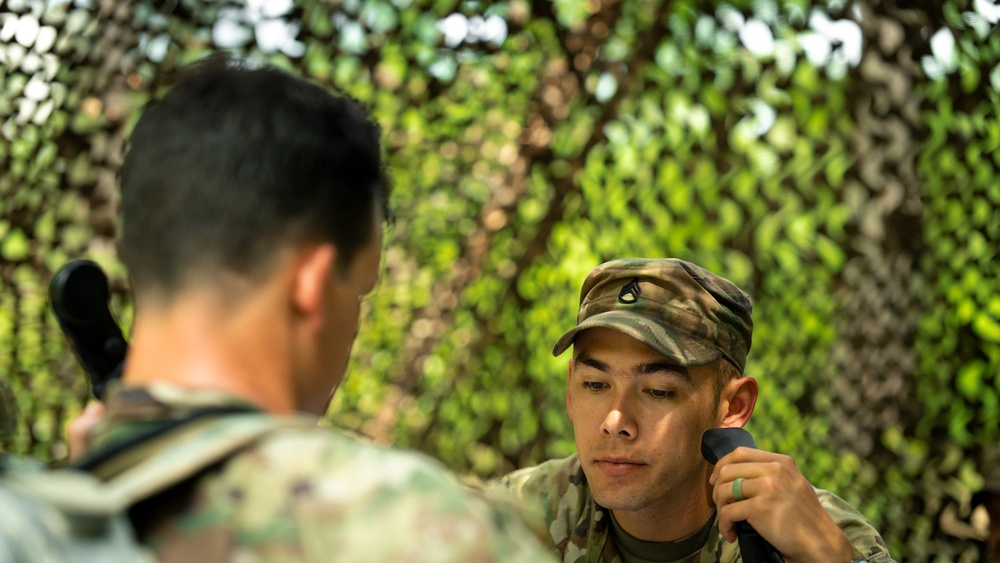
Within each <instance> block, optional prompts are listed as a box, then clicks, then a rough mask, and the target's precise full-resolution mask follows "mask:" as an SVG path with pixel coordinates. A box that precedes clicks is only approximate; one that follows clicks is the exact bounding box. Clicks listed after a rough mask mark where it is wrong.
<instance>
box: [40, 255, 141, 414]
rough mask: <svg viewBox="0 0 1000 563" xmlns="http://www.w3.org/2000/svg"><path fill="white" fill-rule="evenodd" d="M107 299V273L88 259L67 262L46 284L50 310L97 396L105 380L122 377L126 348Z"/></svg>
mask: <svg viewBox="0 0 1000 563" xmlns="http://www.w3.org/2000/svg"><path fill="white" fill-rule="evenodd" d="M110 298H111V290H110V288H109V287H108V278H107V276H105V275H104V271H103V270H101V267H100V266H98V265H97V264H95V263H94V262H91V261H90V260H73V261H72V262H70V263H68V264H66V265H65V266H63V267H62V268H60V270H59V271H58V272H57V273H56V275H55V276H54V277H53V278H52V283H51V284H49V301H50V303H51V305H52V310H53V312H55V315H56V319H58V321H59V326H60V327H61V328H62V330H63V332H64V333H65V334H66V336H67V337H68V338H69V340H70V342H71V343H72V344H73V350H74V351H75V352H76V355H77V357H78V358H79V359H80V363H81V364H83V368H84V372H86V374H87V379H89V380H90V387H91V392H92V393H93V395H94V397H95V398H96V399H102V398H103V395H104V388H105V386H106V385H107V384H108V382H110V381H111V380H113V379H117V378H118V377H120V376H121V373H122V366H123V364H124V362H125V353H126V351H127V350H128V343H127V342H125V337H124V336H122V331H121V329H120V328H118V323H116V322H115V319H114V317H113V316H112V315H111V311H110V309H109V308H108V301H109V299H110Z"/></svg>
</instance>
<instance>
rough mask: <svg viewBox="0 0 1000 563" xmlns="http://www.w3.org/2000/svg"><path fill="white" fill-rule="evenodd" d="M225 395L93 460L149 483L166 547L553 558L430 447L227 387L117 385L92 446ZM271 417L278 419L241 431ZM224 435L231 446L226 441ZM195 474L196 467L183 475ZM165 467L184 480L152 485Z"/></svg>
mask: <svg viewBox="0 0 1000 563" xmlns="http://www.w3.org/2000/svg"><path fill="white" fill-rule="evenodd" d="M227 406H229V407H234V408H235V410H236V411H237V412H234V413H229V414H222V415H219V416H217V417H209V418H207V419H205V420H204V421H197V422H193V423H191V427H190V428H186V427H181V428H180V429H179V430H176V431H172V432H171V433H170V434H168V435H166V436H165V437H162V438H156V439H153V440H151V441H150V442H149V443H148V444H146V445H143V446H138V447H134V448H131V449H130V450H129V451H127V452H126V453H124V454H123V455H121V456H117V457H115V458H112V459H111V460H110V461H108V462H106V463H103V464H101V465H100V466H99V467H97V468H96V469H95V472H96V473H97V475H99V476H101V477H102V478H104V479H107V480H108V484H109V485H110V486H111V487H112V488H113V489H115V488H117V489H118V490H123V489H132V490H133V491H137V490H139V489H141V488H142V487H146V488H145V490H143V492H142V493H141V494H139V495H138V496H143V495H151V496H150V498H149V499H148V500H146V501H144V502H140V503H139V504H136V505H135V506H134V507H133V509H132V513H131V516H132V518H133V522H135V524H136V527H137V531H138V533H139V534H140V538H141V539H142V540H143V541H144V543H146V544H147V545H149V546H150V547H151V548H152V549H153V550H154V551H156V553H157V556H158V557H159V558H161V560H166V561H171V560H186V561H190V560H204V561H221V560H240V561H290V560H305V561H327V560H337V561H508V560H509V561H542V560H544V561H548V560H551V559H550V557H549V556H548V554H546V553H545V550H544V549H543V548H542V547H541V546H540V545H539V544H538V543H537V541H536V540H535V538H534V537H533V536H532V535H531V533H530V532H529V531H528V530H527V529H526V528H524V526H523V524H522V523H521V522H520V520H519V519H517V517H516V516H513V515H512V513H511V512H508V511H504V510H501V509H499V508H496V507H494V506H493V505H491V504H489V503H487V502H486V501H485V500H484V499H482V498H480V497H479V496H477V495H476V494H475V493H472V492H470V491H466V490H463V489H462V488H461V487H460V486H459V485H457V484H456V483H455V482H453V481H452V480H451V479H450V478H449V477H448V474H447V472H446V470H445V469H444V468H443V467H441V466H440V465H438V464H436V463H435V462H433V461H432V460H429V459H427V458H425V457H423V456H420V455H418V454H414V453H405V452H401V451H394V450H391V449H386V448H381V447H377V446H375V445H372V444H368V443H364V442H362V441H360V440H358V439H355V438H353V437H349V436H347V435H344V434H343V433H340V432H337V431H334V430H330V429H325V428H318V427H316V426H315V423H316V420H315V419H313V418H309V417H287V418H282V417H272V416H269V415H266V414H264V413H260V412H254V411H252V410H250V409H249V408H247V407H248V405H246V404H245V403H242V402H241V401H239V400H238V399H235V398H233V397H231V396H227V395H224V394H220V393H216V392H209V391H203V390H198V391H195V390H180V389H178V388H176V387H168V386H155V387H149V388H125V389H120V390H114V391H112V396H111V398H110V400H109V402H108V418H107V420H106V421H105V422H104V423H103V426H102V427H100V428H98V430H97V431H96V432H95V435H94V436H92V438H93V439H92V442H93V444H92V446H93V447H95V448H97V451H96V452H95V453H99V452H100V449H101V448H102V447H107V446H108V444H109V442H116V441H119V440H128V439H129V438H130V436H134V435H136V434H137V433H140V432H143V431H145V430H146V429H148V428H149V427H150V426H153V425H156V424H160V423H163V422H164V421H169V420H171V419H178V418H183V417H185V416H188V415H190V413H192V412H193V411H194V410H196V409H206V408H219V407H227ZM244 409H245V411H246V412H243V413H239V412H238V411H240V410H244ZM261 421H264V423H265V424H266V425H267V426H268V428H269V429H265V430H264V431H258V430H251V431H249V432H246V433H245V435H244V436H238V434H239V429H241V428H247V427H251V428H252V427H253V426H254V425H260V424H261ZM233 435H237V436H236V438H235V439H231V436H233ZM248 436H249V437H250V438H249V439H247V437H248ZM220 441H221V442H223V443H224V442H227V441H228V442H229V445H226V446H223V447H216V445H217V444H218V443H220ZM241 444H242V445H241ZM227 449H228V450H229V451H228V452H226V450H227ZM212 450H215V452H214V453H212ZM199 465H200V466H203V467H201V468H200V469H199V468H198V466H199ZM192 472H193V473H192ZM186 474H193V475H194V477H193V478H190V479H188V480H186V481H184V480H183V476H184V475H186ZM163 475H174V476H175V479H174V481H175V482H174V483H173V484H171V483H169V482H164V484H163V486H162V487H161V486H157V485H156V484H155V483H153V484H150V479H154V480H155V479H156V478H157V477H160V476H163ZM177 481H180V483H179V484H178V483H177Z"/></svg>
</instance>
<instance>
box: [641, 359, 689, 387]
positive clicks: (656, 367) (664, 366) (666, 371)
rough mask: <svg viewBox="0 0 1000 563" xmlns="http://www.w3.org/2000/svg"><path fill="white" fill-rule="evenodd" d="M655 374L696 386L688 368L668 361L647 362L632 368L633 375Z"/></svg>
mask: <svg viewBox="0 0 1000 563" xmlns="http://www.w3.org/2000/svg"><path fill="white" fill-rule="evenodd" d="M653 373H656V374H663V375H668V376H672V377H676V378H678V379H680V380H682V381H683V382H684V383H687V384H689V385H694V380H692V379H691V373H690V372H688V369H687V368H686V367H684V366H682V365H678V364H675V363H673V362H669V361H666V360H663V361H655V362H647V363H644V364H639V365H637V366H635V367H633V368H632V374H633V375H649V374H653Z"/></svg>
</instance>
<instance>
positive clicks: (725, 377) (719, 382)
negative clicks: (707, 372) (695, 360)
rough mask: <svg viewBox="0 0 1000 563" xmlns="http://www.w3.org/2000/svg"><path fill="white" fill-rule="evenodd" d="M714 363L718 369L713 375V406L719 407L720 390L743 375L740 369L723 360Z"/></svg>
mask: <svg viewBox="0 0 1000 563" xmlns="http://www.w3.org/2000/svg"><path fill="white" fill-rule="evenodd" d="M716 363H717V366H718V367H717V369H716V374H715V406H719V401H720V400H721V399H722V390H723V389H724V388H725V387H726V384H727V383H729V382H730V381H732V380H734V379H739V378H741V377H743V373H742V372H741V371H740V368H738V367H736V364H734V363H732V362H730V361H729V360H727V359H725V358H723V359H721V360H716Z"/></svg>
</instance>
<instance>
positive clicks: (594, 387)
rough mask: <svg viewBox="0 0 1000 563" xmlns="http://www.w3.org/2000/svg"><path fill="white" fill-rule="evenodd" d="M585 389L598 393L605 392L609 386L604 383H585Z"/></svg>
mask: <svg viewBox="0 0 1000 563" xmlns="http://www.w3.org/2000/svg"><path fill="white" fill-rule="evenodd" d="M583 388H584V389H587V390H589V391H593V392H594V393H596V392H598V391H603V390H604V389H607V388H608V384H607V383H604V382H602V381H584V382H583Z"/></svg>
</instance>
